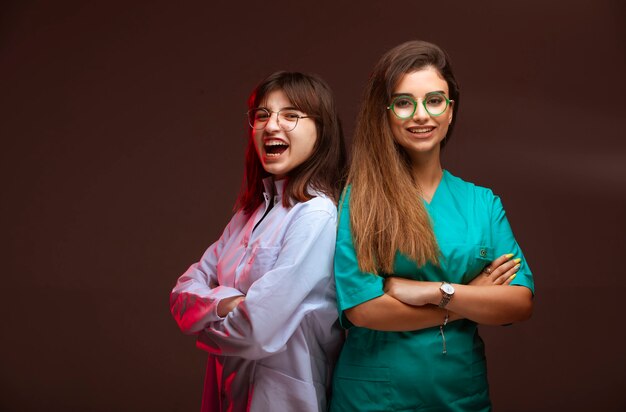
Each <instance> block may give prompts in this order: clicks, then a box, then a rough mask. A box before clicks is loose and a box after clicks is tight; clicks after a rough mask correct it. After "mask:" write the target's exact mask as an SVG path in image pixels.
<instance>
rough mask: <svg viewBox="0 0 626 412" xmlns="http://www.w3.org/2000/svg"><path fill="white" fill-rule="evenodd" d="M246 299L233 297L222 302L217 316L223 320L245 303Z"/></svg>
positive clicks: (218, 305)
mask: <svg viewBox="0 0 626 412" xmlns="http://www.w3.org/2000/svg"><path fill="white" fill-rule="evenodd" d="M245 299H246V297H245V296H233V297H230V298H225V299H222V300H220V303H218V304H217V316H219V317H221V318H223V317H224V316H226V315H228V314H229V313H230V312H232V310H233V309H235V308H236V307H237V305H238V304H239V303H240V302H243V301H244V300H245Z"/></svg>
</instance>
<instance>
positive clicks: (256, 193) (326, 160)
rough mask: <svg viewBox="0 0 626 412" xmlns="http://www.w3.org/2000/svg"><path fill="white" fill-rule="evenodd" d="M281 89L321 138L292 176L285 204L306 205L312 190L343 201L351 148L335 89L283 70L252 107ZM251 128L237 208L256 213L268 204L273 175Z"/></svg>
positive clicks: (259, 93)
mask: <svg viewBox="0 0 626 412" xmlns="http://www.w3.org/2000/svg"><path fill="white" fill-rule="evenodd" d="M276 90H281V91H282V92H283V93H285V95H286V96H287V98H288V99H289V101H290V103H291V104H292V105H293V106H294V107H296V108H297V109H298V110H300V111H302V112H304V113H306V114H307V115H308V116H311V117H312V118H313V119H314V120H315V126H316V130H317V139H316V141H315V146H314V147H313V153H312V154H311V156H310V157H309V158H308V159H307V160H305V161H304V162H303V163H302V164H301V165H299V166H297V167H296V168H294V169H293V170H292V171H291V172H289V175H288V176H287V183H286V185H285V188H284V193H283V206H285V207H289V206H290V202H291V201H292V200H295V201H298V202H305V201H307V200H309V199H311V198H312V197H313V196H312V195H311V194H310V193H309V190H308V189H309V188H310V189H313V190H317V191H319V192H322V193H324V194H326V195H327V196H328V197H330V198H331V199H333V200H334V201H335V203H336V202H337V201H338V200H339V195H340V192H341V189H342V187H343V185H344V182H345V170H344V168H345V162H346V149H345V143H344V138H343V131H342V128H341V122H340V120H339V116H338V115H337V110H336V108H335V101H334V99H333V94H332V91H331V90H330V87H328V85H327V84H326V82H324V81H323V80H322V79H320V78H319V77H318V76H316V75H313V74H306V73H299V72H285V71H279V72H276V73H273V74H271V75H270V76H268V77H267V78H266V79H265V80H263V81H262V82H261V83H260V84H259V85H258V86H257V87H256V88H255V89H254V91H253V92H252V94H251V95H250V98H249V99H248V109H253V108H255V107H258V106H259V104H260V103H261V102H262V101H263V100H264V99H265V98H266V97H267V95H268V94H269V93H271V92H273V91H276ZM252 136H253V130H252V129H250V135H249V139H248V146H247V149H246V159H245V171H244V179H243V182H242V185H241V192H240V194H239V197H238V198H237V202H236V203H235V210H241V209H243V210H244V212H246V213H252V212H253V211H254V210H255V209H256V208H257V207H258V206H259V205H260V204H261V202H262V201H263V182H262V180H263V178H264V177H267V176H269V173H267V172H266V171H265V169H263V165H262V164H261V161H260V160H259V156H258V155H257V152H256V149H255V147H254V139H253V137H252Z"/></svg>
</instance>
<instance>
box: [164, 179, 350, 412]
mask: <svg viewBox="0 0 626 412" xmlns="http://www.w3.org/2000/svg"><path fill="white" fill-rule="evenodd" d="M263 183H264V185H265V204H262V205H261V206H259V208H258V209H257V210H256V211H255V212H254V213H252V214H251V215H248V216H246V215H245V214H243V213H242V212H238V213H236V214H235V216H233V218H232V219H231V221H230V223H229V224H228V226H227V227H226V229H225V230H224V233H223V234H222V237H221V238H220V239H219V240H218V241H217V242H215V243H214V244H213V245H211V246H210V247H209V249H208V250H207V251H206V252H205V253H204V255H203V256H202V259H201V260H200V262H198V263H195V264H193V265H192V266H191V267H190V268H189V269H188V270H187V271H186V272H185V273H184V274H183V275H182V276H181V277H180V278H179V279H178V282H177V284H176V286H175V287H174V289H173V290H172V294H171V298H170V308H171V311H172V314H173V316H174V318H175V319H176V321H177V322H178V324H179V326H180V328H181V329H182V330H183V332H186V333H196V334H198V340H197V346H198V347H199V348H201V349H204V350H206V351H207V352H209V360H208V365H207V377H206V381H205V390H204V395H203V407H202V409H203V410H206V411H218V410H219V411H233V412H237V411H263V412H265V411H277V412H282V411H285V412H289V411H297V412H306V411H325V410H326V406H327V400H328V399H327V395H328V390H329V387H330V382H331V372H332V367H333V365H334V362H335V359H336V357H337V355H338V353H339V349H340V346H341V343H342V340H343V333H342V331H341V329H340V327H339V325H338V322H337V307H336V302H335V286H334V279H333V255H334V249H335V236H336V219H337V211H336V207H335V205H334V204H333V202H332V201H331V200H330V199H329V198H327V197H326V196H324V195H323V194H320V193H316V195H317V196H316V197H314V198H313V199H311V200H309V201H307V202H302V203H295V204H293V205H292V206H291V207H289V208H285V207H283V206H282V198H281V195H282V190H283V184H284V181H282V180H279V181H277V182H273V180H272V179H271V178H268V179H265V180H264V182H263ZM274 185H275V187H273V186H274ZM272 192H274V193H276V195H275V196H274V206H273V208H272V209H271V210H270V211H269V213H268V214H267V216H265V217H264V218H263V219H262V220H261V218H262V217H263V215H264V214H265V212H266V210H267V208H268V207H269V205H270V204H269V202H270V199H271V193H272ZM260 220H261V221H260ZM259 221H260V223H259ZM257 223H258V226H257V227H256V229H254V228H255V226H256V225H257ZM253 229H254V231H253ZM242 295H245V297H246V298H245V301H243V302H242V303H240V304H239V305H238V306H237V308H235V309H234V310H233V311H232V312H230V313H229V314H228V315H227V316H226V317H224V318H220V317H219V316H218V315H217V305H218V304H219V302H220V300H221V299H224V298H227V297H232V296H242Z"/></svg>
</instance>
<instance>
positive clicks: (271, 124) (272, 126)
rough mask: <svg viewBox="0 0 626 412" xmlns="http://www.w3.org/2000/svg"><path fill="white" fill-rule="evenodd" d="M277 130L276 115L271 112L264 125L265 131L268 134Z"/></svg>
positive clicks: (278, 127)
mask: <svg viewBox="0 0 626 412" xmlns="http://www.w3.org/2000/svg"><path fill="white" fill-rule="evenodd" d="M274 115H276V116H274ZM279 129H280V125H279V124H278V113H276V112H272V113H270V118H269V119H268V120H267V124H266V125H265V130H267V131H268V132H273V131H276V130H279Z"/></svg>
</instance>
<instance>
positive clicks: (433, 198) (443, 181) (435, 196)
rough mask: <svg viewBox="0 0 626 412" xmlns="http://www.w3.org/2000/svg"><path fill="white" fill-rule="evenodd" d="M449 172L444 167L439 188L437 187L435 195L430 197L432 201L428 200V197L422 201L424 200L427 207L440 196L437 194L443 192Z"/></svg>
mask: <svg viewBox="0 0 626 412" xmlns="http://www.w3.org/2000/svg"><path fill="white" fill-rule="evenodd" d="M447 174H448V172H447V170H445V169H442V171H441V179H440V180H439V184H438V185H437V188H436V189H435V192H434V193H433V196H432V197H431V198H430V202H427V201H426V199H424V198H422V201H423V202H424V204H425V205H426V206H427V207H430V206H431V205H432V204H433V202H434V201H435V200H436V199H437V198H438V197H440V196H437V195H438V194H439V192H441V191H442V190H443V189H442V186H443V185H444V184H445V180H446V175H447Z"/></svg>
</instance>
